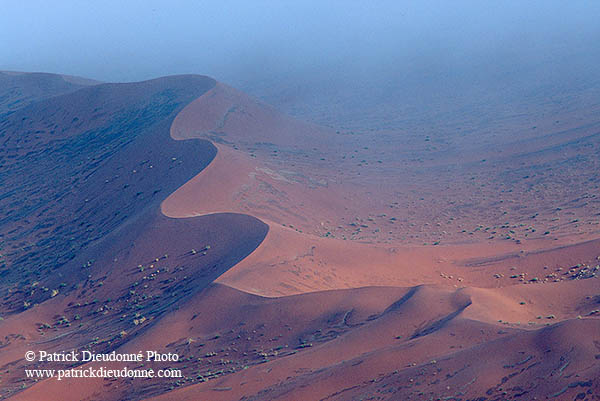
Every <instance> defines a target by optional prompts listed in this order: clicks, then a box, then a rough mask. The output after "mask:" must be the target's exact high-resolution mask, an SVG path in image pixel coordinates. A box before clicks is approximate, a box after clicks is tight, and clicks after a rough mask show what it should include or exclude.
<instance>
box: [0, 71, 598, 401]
mask: <svg viewBox="0 0 600 401" xmlns="http://www.w3.org/2000/svg"><path fill="white" fill-rule="evenodd" d="M114 99H120V100H118V101H115V100H114ZM73 105H76V106H73ZM84 106H85V107H84ZM27 107H29V108H25V109H22V110H19V111H16V112H15V113H14V114H13V115H11V116H10V117H9V119H8V120H7V121H8V122H5V123H4V125H3V129H4V130H5V131H3V136H2V137H1V138H0V139H2V140H4V141H5V144H8V145H10V146H12V148H10V149H13V150H11V152H13V153H7V155H13V154H14V155H15V156H16V157H11V158H10V159H14V160H15V161H14V162H13V163H12V164H11V165H10V166H11V167H10V170H9V172H10V173H11V174H13V181H12V182H13V183H15V184H14V186H13V187H14V194H15V195H14V196H17V195H19V196H22V194H23V193H27V194H31V196H34V199H35V196H38V197H40V198H39V199H40V200H39V204H47V203H48V202H49V201H50V199H54V200H55V202H56V203H55V204H54V205H53V206H52V207H49V208H48V209H46V210H45V211H44V213H42V214H40V215H38V216H35V213H36V212H37V209H27V208H21V209H18V210H19V211H18V213H19V215H20V216H21V217H22V216H26V217H27V219H30V220H31V222H29V223H28V224H29V225H26V226H25V227H18V228H17V230H20V231H17V234H20V233H23V234H20V235H15V232H14V231H10V229H14V228H13V227H14V225H15V224H17V223H16V221H17V219H12V218H11V217H10V216H11V215H12V213H7V216H8V217H7V219H5V220H4V221H3V224H5V226H3V227H6V228H3V233H6V234H5V235H6V236H7V238H9V239H10V240H11V241H13V243H14V244H16V243H17V241H19V238H29V237H30V238H36V239H37V240H38V244H39V243H40V241H41V245H40V246H44V245H46V244H51V246H55V247H57V246H62V247H63V248H64V252H62V253H57V254H59V255H61V256H62V257H61V258H57V259H53V260H48V259H49V258H50V257H51V255H50V254H49V253H48V252H45V251H44V252H36V251H35V249H33V250H30V251H29V253H28V254H27V255H28V258H29V259H28V260H33V262H35V263H32V264H31V265H23V267H22V270H21V274H24V273H26V274H25V275H24V277H26V278H29V279H28V280H29V281H28V282H26V284H25V285H23V284H19V285H16V282H12V283H10V280H9V283H10V284H9V285H8V286H6V287H5V288H6V292H5V294H6V296H5V298H4V301H3V312H4V313H7V312H8V313H7V317H6V318H5V320H3V321H2V322H0V334H1V337H3V338H5V339H6V343H3V347H4V348H5V349H6V350H7V352H3V354H2V356H1V357H0V364H2V365H3V367H4V368H8V367H9V366H11V368H10V372H12V373H10V374H8V375H7V376H3V379H2V380H4V383H6V387H3V388H4V390H3V391H4V393H2V394H1V395H2V396H3V397H7V396H10V397H11V399H23V400H31V399H44V400H48V399H57V400H58V399H61V400H64V399H74V400H76V399H77V400H79V399H97V398H98V397H101V398H102V399H106V400H111V399H113V400H127V399H131V400H137V399H160V400H198V399H210V400H232V399H257V400H258V399H269V400H270V399H282V400H287V399H348V400H350V399H362V398H371V399H390V400H397V399H403V400H410V399H462V400H467V399H487V400H510V399H524V398H523V397H525V399H542V398H550V399H552V398H554V399H593V397H594V396H596V395H597V394H598V392H599V391H600V383H599V382H598V377H599V373H600V372H599V370H598V366H599V365H598V360H599V359H598V358H599V355H600V348H599V345H598V344H599V341H600V339H599V338H597V333H598V332H600V326H599V320H598V312H597V310H598V304H599V302H600V299H599V298H598V297H599V295H598V288H599V287H598V281H597V280H598V278H597V274H596V272H597V271H598V267H596V265H597V263H598V258H600V252H599V251H598V250H599V248H598V240H597V239H595V238H594V234H593V232H587V233H586V234H585V235H579V236H576V235H569V236H567V235H565V236H563V237H561V238H559V239H554V238H550V237H544V236H542V237H535V236H534V238H532V239H529V240H527V241H519V242H518V243H517V242H514V241H498V240H497V239H494V240H492V239H489V240H482V239H480V238H479V237H476V236H475V235H474V237H473V238H475V239H474V240H471V241H464V240H459V239H460V238H462V237H461V235H462V234H461V232H460V231H458V232H457V233H456V234H453V235H456V240H455V241H454V242H449V243H447V244H442V245H440V246H432V245H431V244H407V241H405V240H401V239H400V238H399V237H398V236H399V235H402V233H409V234H411V235H416V236H417V237H418V235H420V234H419V231H418V230H419V228H418V227H416V226H415V225H414V223H410V221H409V220H406V221H405V220H403V217H395V216H399V215H398V214H396V213H400V211H398V210H399V209H400V206H399V205H398V202H395V201H394V199H397V198H402V196H404V195H403V194H404V193H405V192H406V193H408V192H411V191H416V193H426V191H428V190H429V187H428V185H429V184H428V182H427V179H426V178H427V177H428V176H427V174H433V175H435V174H436V170H435V168H434V169H433V170H432V171H429V170H426V169H425V170H423V171H424V172H423V173H422V174H423V176H422V177H419V178H420V179H418V180H415V181H410V182H407V181H403V180H397V179H392V177H393V175H394V172H395V171H398V170H397V169H398V165H397V164H394V160H393V159H390V157H392V156H386V150H388V148H389V147H390V144H389V143H386V142H385V141H383V142H379V141H378V140H377V139H374V140H373V141H372V142H370V143H369V144H368V146H366V144H365V143H361V145H364V146H361V148H364V149H362V150H361V151H363V150H364V151H366V152H372V153H373V154H376V155H377V157H379V158H380V159H381V160H379V161H381V163H373V164H374V165H375V167H368V168H367V169H366V170H365V169H363V168H362V167H363V166H368V165H369V162H368V160H367V159H368V158H369V157H368V156H365V155H361V154H360V153H359V150H358V149H355V147H356V145H357V143H360V141H357V140H354V139H349V138H348V137H347V136H345V135H342V134H341V133H339V132H338V133H336V132H334V131H333V130H329V129H323V128H320V127H316V126H312V125H308V124H304V123H301V122H299V121H297V120H294V119H291V118H288V117H286V116H283V115H281V114H279V113H278V112H276V111H275V110H274V109H272V108H270V107H268V106H266V105H264V104H262V103H260V102H258V101H256V100H254V99H252V98H250V97H248V96H246V95H244V94H241V93H240V92H238V91H236V90H234V89H232V88H229V87H227V86H225V85H223V84H221V83H217V82H215V81H213V80H211V79H209V78H206V77H195V76H184V77H169V78H163V79H160V80H155V81H149V82H145V83H136V84H104V85H98V86H92V87H90V88H84V89H80V90H78V91H76V92H74V93H71V94H67V95H62V96H58V97H56V98H52V99H50V100H44V101H42V102H40V103H37V104H34V105H32V106H27ZM56 109H59V110H61V112H60V113H57V114H56V115H52V116H50V115H48V114H44V113H45V112H47V111H48V110H56ZM90 110H94V111H93V112H90ZM117 112H118V113H120V114H119V116H120V119H118V120H115V119H114V118H111V116H113V115H114V114H115V113H117ZM82 113H88V114H82ZM30 115H35V116H36V118H35V119H33V120H32V122H30V123H28V122H25V123H22V122H21V121H27V118H30V117H27V118H26V119H24V120H22V118H23V117H24V116H30ZM81 116H85V118H81ZM75 117H77V120H75ZM55 120H56V121H57V124H58V123H60V124H58V125H59V126H66V127H67V128H66V129H63V130H62V131H61V132H60V134H59V136H58V140H59V142H54V141H56V140H55V139H52V140H49V139H48V138H49V135H56V132H54V133H52V134H50V133H47V132H44V131H43V130H42V129H39V128H42V127H44V125H47V126H53V124H55V123H54V121H55ZM80 120H81V121H84V122H79V121H80ZM48 121H50V123H48ZM67 122H68V124H67ZM141 122H143V124H141V127H140V123H141ZM19 124H20V125H19ZM23 124H29V127H28V128H27V129H28V135H26V136H25V137H22V136H17V132H22V130H23V127H24V125H23ZM82 124H86V125H82ZM11 127H13V128H11ZM11 129H12V130H13V131H11ZM38 131H43V132H38ZM11 132H13V133H12V134H11ZM132 133H133V134H132ZM53 138H54V137H53ZM84 139H85V140H84ZM95 140H97V146H95V145H94V144H95V142H94V141H95ZM22 147H25V148H26V149H25V150H23V149H22ZM41 149H51V150H50V151H49V154H50V155H56V156H53V157H54V158H53V159H52V160H53V161H54V162H55V164H56V166H57V167H56V168H52V169H48V168H47V169H46V170H47V171H46V170H44V169H41V168H40V169H38V170H35V171H31V172H30V173H29V174H30V176H31V177H32V178H28V179H27V180H26V181H27V182H35V183H39V181H47V182H53V183H54V186H56V188H54V189H53V191H49V192H48V194H45V195H46V198H44V197H43V196H42V195H40V194H39V191H36V187H35V186H34V185H33V184H32V185H29V186H25V187H19V186H17V185H16V183H19V182H21V181H19V180H17V177H18V174H22V172H23V171H24V163H25V161H26V158H25V157H22V155H23V154H27V156H28V157H31V155H32V154H35V152H39V151H42V152H44V150H41ZM60 149H76V150H77V151H78V152H81V153H82V155H85V157H84V158H82V159H81V161H80V162H79V163H80V164H75V165H79V166H82V167H81V169H80V170H81V171H79V170H74V171H72V170H70V169H68V168H66V167H62V168H61V166H62V164H61V163H65V160H66V158H65V154H63V153H61V150H60ZM25 152H27V153H25ZM32 152H33V153H32ZM355 155H357V156H358V157H357V158H356V157H355ZM363 157H364V158H365V159H362V158H363ZM349 160H352V161H351V162H349ZM355 161H356V162H358V163H359V164H360V168H357V167H356V163H355ZM349 163H352V165H351V164H349ZM388 163H389V165H388ZM400 164H402V163H400ZM71 174H72V175H71ZM433 175H432V176H431V177H430V178H431V179H432V180H434V179H435V178H434V176H433ZM9 177H10V174H9ZM33 177H41V180H40V179H39V178H33ZM56 177H60V178H61V179H62V180H63V181H65V182H67V183H68V184H65V189H61V187H60V185H59V184H57V183H60V182H62V181H61V180H56V179H54V178H56ZM66 177H70V180H66ZM402 178H405V177H402ZM8 182H11V181H10V180H9V181H8ZM67 185H71V186H74V187H75V188H76V191H72V192H70V191H67V189H66V188H67ZM436 201H437V200H436ZM432 202H433V201H432ZM11 205H12V207H14V202H13V203H11V202H10V198H9V202H6V203H5V204H4V205H3V206H4V207H5V208H8V207H11ZM434 205H435V204H430V205H429V209H430V210H424V209H423V210H422V211H421V209H418V208H416V209H415V210H416V211H415V212H414V213H415V214H416V217H417V218H418V219H420V221H421V222H425V221H426V220H427V219H426V218H427V216H428V213H432V210H431V209H434V207H433V206H434ZM159 208H160V211H159ZM5 210H8V209H5ZM383 211H385V213H384V212H383ZM124 215H125V216H124ZM34 217H35V218H34ZM541 217H544V218H545V215H543V216H541ZM44 218H46V220H41V221H40V219H44ZM472 219H473V216H466V217H459V218H457V219H456V220H452V221H453V222H452V224H458V225H459V227H461V226H463V225H464V226H467V225H470V224H471V223H472ZM40 222H41V224H40ZM61 223H62V225H61ZM424 224H425V223H424ZM427 224H428V223H427ZM398 226H401V227H400V228H398ZM48 227H51V228H52V231H51V232H52V233H53V236H52V237H51V238H53V241H54V242H47V241H49V240H47V239H46V238H49V236H48V232H49V231H44V230H46V229H47V228H48ZM481 230H483V229H480V230H477V231H481ZM497 230H500V228H497ZM483 231H485V230H483ZM489 231H491V230H489ZM512 231H515V229H514V228H513V230H512ZM90 233H91V234H90ZM407 235H408V234H407ZM477 235H479V234H477ZM515 235H516V234H515ZM11 236H12V237H13V238H11ZM28 236H29V237H28ZM74 238H81V239H78V240H75V239H74ZM83 238H88V240H86V241H84V240H83ZM585 240H587V241H585ZM44 241H46V242H44ZM436 245H437V244H436ZM73 246H77V247H79V248H80V249H81V251H78V252H73V251H72V249H73ZM69 247H70V248H69ZM57 249H60V248H57ZM71 255H73V257H72V258H71ZM19 256H20V255H19V254H14V255H9V257H12V258H13V262H12V263H13V264H12V265H11V266H14V265H16V264H17V263H19V262H20V261H19V260H17V259H15V258H18V257H19ZM32 258H33V259H32ZM40 263H41V264H40ZM45 263H47V266H48V267H47V268H46V267H45V266H46V264H45ZM36 265H40V266H42V268H41V269H40V268H38V270H41V272H40V271H38V272H36V271H35V269H36V267H35V266H36ZM51 265H54V266H57V267H55V268H54V272H53V274H51V275H49V276H48V277H44V278H43V279H42V283H41V284H40V282H37V281H34V280H39V277H40V273H44V274H47V273H48V272H49V271H51V270H52V268H51V267H50V266H51ZM8 274H9V273H8ZM8 277H9V279H10V277H11V276H10V274H9V275H8ZM25 281H27V280H25ZM63 284H64V285H63ZM43 288H47V290H46V291H44V290H43ZM54 289H56V291H57V293H56V294H55V293H54V291H53V290H54ZM25 303H29V305H28V306H25V307H23V305H25ZM5 311H6V312H5ZM57 311H61V312H60V313H57ZM47 322H51V323H52V324H50V325H48V324H47ZM43 323H46V325H44V324H43ZM47 326H50V327H47ZM31 347H35V349H54V350H60V349H65V348H67V347H69V348H71V347H72V348H79V349H80V348H90V349H94V350H96V351H97V352H102V351H109V350H118V351H122V352H135V351H137V350H139V349H155V350H158V351H163V352H176V353H177V354H179V355H181V356H182V357H184V358H185V359H184V360H181V361H179V362H177V363H175V364H164V363H152V364H150V366H151V367H153V368H164V367H166V366H171V367H175V368H178V369H181V370H182V372H183V373H184V375H185V376H184V378H182V379H180V380H164V379H160V380H159V379H153V380H143V381H138V380H122V379H114V380H101V379H93V380H92V379H90V380H86V381H85V383H84V382H82V381H76V380H73V381H70V382H67V381H64V382H58V381H56V380H43V381H40V382H37V383H32V382H27V381H25V387H26V388H25V389H23V388H22V386H21V382H22V378H21V377H20V376H19V373H18V372H19V369H22V367H23V366H25V364H26V363H25V362H24V360H23V359H22V355H23V353H24V351H25V350H28V349H30V348H31ZM95 366H97V365H95ZM15 367H16V368H15ZM15 372H17V373H15ZM67 385H68V386H69V390H70V391H69V395H67V396H66V397H67V398H65V394H64V389H65V386H67Z"/></svg>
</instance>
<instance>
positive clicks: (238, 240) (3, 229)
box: [0, 76, 268, 399]
mask: <svg viewBox="0 0 600 401" xmlns="http://www.w3.org/2000/svg"><path fill="white" fill-rule="evenodd" d="M214 84H215V81H214V80H212V79H210V78H207V77H202V76H177V77H167V78H161V79H157V80H152V81H145V82H139V83H132V84H101V85H95V86H91V87H87V88H83V89H79V90H77V91H75V92H73V93H69V94H65V95H61V96H56V97H53V98H50V99H46V100H42V101H39V102H36V103H33V104H31V105H29V106H26V107H23V108H22V109H19V110H18V111H16V112H15V113H12V114H11V115H8V116H7V117H6V119H4V120H3V121H2V123H0V125H1V131H0V141H2V143H3V145H4V147H3V151H2V153H0V157H1V160H2V163H3V165H4V169H3V172H2V174H3V185H4V187H5V189H6V192H4V193H3V195H2V196H1V197H0V210H1V212H2V215H1V216H2V217H1V220H0V238H1V239H2V241H3V246H4V250H3V253H2V260H1V265H0V274H1V275H2V276H3V282H2V284H1V285H0V290H1V291H2V295H3V299H2V304H1V309H0V313H1V315H2V317H3V318H4V319H3V320H2V321H0V333H2V336H1V338H3V340H2V343H1V346H2V348H4V351H3V352H2V355H1V357H0V364H1V365H2V367H3V369H4V370H3V372H4V373H3V377H2V392H1V393H0V395H1V396H2V397H6V396H10V395H14V393H15V392H18V391H21V390H23V389H24V388H26V387H27V386H29V385H31V384H33V381H32V380H27V379H25V378H23V369H24V368H25V367H26V366H29V367H35V366H37V365H36V364H30V363H27V362H25V361H24V359H23V355H24V352H25V350H30V349H33V350H42V349H43V350H55V351H62V350H68V349H73V348H77V349H84V348H88V349H93V350H96V351H97V352H109V351H110V350H114V349H116V348H117V347H119V346H120V345H122V344H124V343H126V342H127V341H128V340H129V339H131V338H135V336H136V335H138V334H139V333H141V332H143V331H145V330H146V329H147V328H148V327H149V326H151V325H152V324H153V323H154V322H155V321H156V320H155V319H157V318H158V317H160V316H162V315H163V314H165V313H168V312H169V311H172V310H173V309H175V308H177V307H179V306H181V305H183V304H184V303H185V302H186V300H188V299H190V298H191V297H192V296H193V295H194V294H196V293H199V292H201V291H202V290H203V289H204V288H205V287H206V286H207V285H209V284H210V283H211V282H212V281H214V279H216V278H217V277H218V276H219V275H220V274H222V273H223V272H224V271H226V270H227V269H229V268H231V267H232V266H233V265H235V264H236V263H238V262H239V261H240V260H241V259H243V258H244V257H245V256H247V255H248V254H249V253H251V252H252V251H253V250H254V249H255V248H256V247H257V246H258V245H259V244H260V242H261V241H262V240H263V238H264V237H265V235H266V233H267V230H268V227H267V226H266V225H265V224H264V223H262V222H260V221H259V220H257V219H256V218H253V217H251V216H245V215H241V214H232V213H224V214H215V215H209V216H202V217H194V218H190V219H172V218H169V217H165V216H164V215H162V214H161V213H160V211H159V205H160V203H161V202H162V201H163V200H164V199H165V197H167V196H168V195H169V193H171V192H172V191H174V190H176V189H177V188H178V187H179V186H181V185H182V184H183V183H185V182H186V181H187V180H189V179H190V178H192V177H193V176H194V175H196V174H197V173H198V172H199V171H201V170H202V169H203V168H205V167H206V166H207V165H208V164H209V163H210V162H211V160H212V159H213V158H214V156H215V154H216V148H215V147H214V146H213V145H212V144H211V143H210V142H208V141H206V140H201V139H194V140H188V141H174V140H173V139H171V137H170V135H169V127H170V126H171V122H172V119H173V118H174V117H175V115H176V114H177V113H178V112H179V110H181V108H182V107H183V106H185V105H186V104H187V103H189V102H190V101H191V100H193V99H194V98H196V97H198V96H199V95H201V94H202V93H204V92H205V91H206V90H208V89H210V88H211V87H212V86H214ZM157 320H158V319H157ZM50 381H51V382H52V381H53V380H50ZM61 384H62V383H61ZM38 385H39V384H38ZM61 393H63V391H62V390H59V392H57V393H56V394H57V396H58V394H61ZM73 394H74V397H77V395H76V394H77V393H73ZM48 397H50V395H48V394H46V395H39V396H35V398H34V399H42V398H44V399H49V398H48ZM28 399H31V398H28Z"/></svg>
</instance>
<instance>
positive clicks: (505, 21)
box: [0, 0, 600, 111]
mask: <svg viewBox="0 0 600 401" xmlns="http://www.w3.org/2000/svg"><path fill="white" fill-rule="evenodd" d="M0 4H1V5H2V9H1V12H0V38H1V39H0V70H17V71H44V72H56V73H64V74H71V75H79V76H84V77H88V78H93V79H97V80H101V81H113V82H123V81H136V80H144V79H150V78H156V77H159V76H164V75H171V74H183V73H196V74H205V75H209V76H212V77H214V78H216V79H218V80H221V81H223V82H226V83H228V84H230V85H233V86H235V87H238V88H240V89H242V90H245V91H247V92H249V93H251V94H254V95H256V96H259V97H261V98H263V99H265V100H267V101H270V100H272V101H273V103H278V102H279V103H281V102H280V101H282V100H281V99H285V96H284V95H282V94H285V93H294V96H298V93H299V92H300V91H299V89H298V88H300V89H301V88H308V87H312V88H314V87H320V88H326V87H329V88H333V89H331V90H330V92H332V93H333V95H331V93H330V95H331V96H333V97H332V98H331V97H330V98H328V97H326V96H323V99H325V100H323V101H326V102H329V103H331V102H332V101H333V100H331V99H334V100H335V99H336V96H337V97H340V98H341V97H343V96H346V97H345V99H346V100H345V101H346V102H349V101H352V98H353V97H354V93H358V92H360V91H362V92H363V93H366V94H367V95H372V96H373V97H377V96H379V97H381V96H380V95H381V93H382V92H383V91H388V92H393V93H406V94H411V93H412V95H410V99H409V101H413V99H415V98H416V97H418V96H423V94H425V95H427V96H429V97H430V98H431V97H433V96H436V94H437V92H439V91H440V90H445V92H446V93H451V94H454V93H459V92H460V93H462V94H463V97H465V98H466V97H468V96H469V93H470V90H471V89H470V88H471V87H473V88H476V89H477V90H480V91H498V90H502V88H504V87H513V88H520V87H523V86H525V85H530V83H531V82H532V81H535V82H536V85H537V87H535V88H532V89H531V90H532V91H535V90H538V87H547V86H553V85H560V84H561V83H563V82H566V83H565V84H564V85H567V86H570V87H571V88H576V87H577V86H579V87H589V86H594V87H596V88H600V74H599V72H598V71H599V67H598V65H600V45H599V43H600V2H597V1H566V0H565V1H554V0H540V1H529V0H528V1H525V0H523V1H329V2H322V1H176V0H174V1H157V0H143V1H141V0H138V1H128V0H119V1H112V0H103V1H82V0H78V1H74V0H73V1H67V0H61V1H53V2H48V1H33V0H20V1H3V2H2V3H0ZM365 88H367V89H365ZM440 88H441V89H440ZM344 89H345V90H347V92H348V93H347V94H346V95H342V94H340V92H341V90H344ZM561 90H562V89H560V88H555V91H561ZM286 91H287V92H286ZM352 91H354V92H352ZM378 91H379V92H378ZM378 93H379V94H378ZM408 96H409V95H406V97H407V98H408ZM515 96H521V97H522V96H524V95H523V94H517V95H515ZM316 97H317V96H315V94H314V93H307V94H306V95H305V99H300V100H299V101H298V99H295V101H296V103H298V102H304V101H306V100H307V99H308V98H310V99H315V98H316ZM403 101H404V100H403ZM430 101H431V99H429V98H428V99H425V100H423V102H430ZM279 103H278V104H279ZM279 105H280V106H282V107H284V108H285V105H282V104H279ZM288 111H290V110H288Z"/></svg>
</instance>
